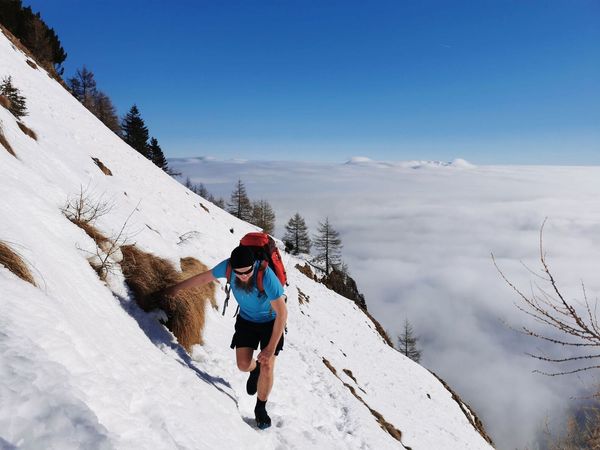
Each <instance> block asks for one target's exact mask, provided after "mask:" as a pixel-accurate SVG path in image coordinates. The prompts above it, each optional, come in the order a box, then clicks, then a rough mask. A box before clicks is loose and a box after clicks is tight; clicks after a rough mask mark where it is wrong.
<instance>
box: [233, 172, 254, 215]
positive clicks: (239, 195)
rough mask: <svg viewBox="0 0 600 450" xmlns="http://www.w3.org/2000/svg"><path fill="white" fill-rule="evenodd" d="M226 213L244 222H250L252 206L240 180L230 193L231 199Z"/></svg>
mask: <svg viewBox="0 0 600 450" xmlns="http://www.w3.org/2000/svg"><path fill="white" fill-rule="evenodd" d="M227 212H229V213H230V214H232V215H234V216H235V217H237V218H238V219H241V220H245V221H246V222H251V221H252V204H251V203H250V199H249V198H248V195H247V194H246V186H244V183H242V180H238V182H237V185H236V187H235V189H234V191H233V192H232V193H231V199H230V201H229V203H228V204H227Z"/></svg>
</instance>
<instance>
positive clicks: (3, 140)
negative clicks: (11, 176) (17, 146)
mask: <svg viewBox="0 0 600 450" xmlns="http://www.w3.org/2000/svg"><path fill="white" fill-rule="evenodd" d="M0 145H2V146H3V147H4V148H5V149H6V151H7V152H8V153H10V154H11V155H13V156H14V157H16V156H17V155H16V154H15V151H14V150H13V149H12V147H11V146H10V144H9V143H8V141H7V140H6V137H5V136H4V133H3V132H2V128H0Z"/></svg>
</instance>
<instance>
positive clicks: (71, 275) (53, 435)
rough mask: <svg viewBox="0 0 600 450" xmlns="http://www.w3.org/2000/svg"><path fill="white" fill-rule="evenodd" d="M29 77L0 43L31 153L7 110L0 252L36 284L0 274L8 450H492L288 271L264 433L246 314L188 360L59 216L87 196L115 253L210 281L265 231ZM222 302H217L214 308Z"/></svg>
mask: <svg viewBox="0 0 600 450" xmlns="http://www.w3.org/2000/svg"><path fill="white" fill-rule="evenodd" d="M27 60H28V57H27V56H26V55H25V54H23V53H22V52H21V51H19V50H17V49H16V48H15V46H14V45H13V44H11V42H10V41H9V40H8V39H7V38H6V37H5V36H4V35H3V34H0V78H2V77H4V76H7V75H11V76H12V77H13V82H14V85H15V86H16V87H17V88H18V89H19V90H20V91H21V93H22V94H23V95H24V96H25V98H26V100H27V106H28V110H29V115H28V116H26V117H24V118H23V123H24V124H25V125H26V126H27V127H28V128H29V129H31V130H33V131H34V132H35V134H36V136H37V139H34V138H32V137H30V136H28V135H26V134H25V133H24V132H23V131H22V129H21V127H19V125H18V123H17V120H16V119H15V118H14V117H13V116H12V115H11V114H10V112H9V111H8V110H7V109H5V108H3V107H0V126H1V129H2V133H3V135H4V137H5V139H6V142H7V143H8V144H9V145H10V146H11V147H12V150H13V151H14V153H15V155H16V156H13V155H11V154H10V153H9V152H8V151H5V149H4V148H3V144H0V180H1V181H0V199H1V200H0V215H1V217H2V220H1V221H0V241H2V242H4V243H6V244H8V245H9V246H10V247H11V248H12V249H13V250H15V251H16V252H18V253H19V254H20V255H21V257H22V258H23V260H24V261H25V263H26V264H27V265H28V267H29V269H30V271H31V272H32V275H33V278H34V280H35V286H34V285H32V284H29V283H27V282H25V281H23V280H22V279H20V278H18V277H16V276H15V275H13V273H12V272H10V271H9V270H7V269H6V268H4V267H1V266H0V295H1V302H0V305H1V306H0V355H1V357H0V447H2V448H44V449H49V448H56V449H69V448H85V449H92V448H126V449H163V448H164V449H170V448H182V449H201V448H202V449H204V448H206V449H213V448H224V449H241V448H244V449H246V448H257V449H258V448H260V449H266V448H281V449H290V448H298V449H306V448H327V449H330V448H372V449H386V448H403V447H404V448H409V447H410V448H412V449H414V450H419V449H486V448H491V446H490V445H489V444H488V443H487V442H486V440H485V439H484V438H483V437H482V435H481V434H480V433H479V432H478V431H477V430H476V428H475V427H474V426H473V424H472V422H474V421H475V419H474V417H473V415H472V413H471V411H469V409H468V407H467V406H466V405H464V404H462V403H461V402H460V400H458V398H457V397H456V396H455V395H454V394H453V393H451V392H450V390H449V389H448V388H447V387H445V386H444V384H443V383H441V382H440V381H438V379H437V378H436V377H435V376H434V375H433V374H431V373H430V372H428V371H427V370H426V369H424V368H422V367H421V366H419V365H417V364H415V363H413V362H412V361H411V360H409V359H407V358H405V357H403V356H402V355H401V354H400V353H398V352H397V351H395V350H394V349H392V348H391V347H389V346H388V345H386V344H385V342H384V340H383V339H382V338H381V336H380V335H379V334H378V333H377V331H376V330H375V326H374V324H373V322H372V321H371V320H370V319H369V318H368V317H367V316H366V315H365V314H364V313H363V312H362V311H360V310H359V309H358V308H357V307H356V305H355V304H354V303H352V302H351V301H349V300H347V299H345V298H343V297H340V296H338V295H337V294H335V293H333V292H332V291H330V290H328V289H327V288H326V287H325V286H323V285H321V284H319V283H316V282H314V281H313V280H312V279H310V278H308V277H307V276H305V275H303V274H302V273H301V272H300V271H298V270H297V269H296V268H295V266H296V265H297V264H302V261H301V260H299V259H296V258H294V257H291V256H289V255H284V262H285V264H286V267H287V270H288V276H289V287H288V288H287V294H288V297H289V300H288V308H289V320H288V330H289V332H288V334H287V335H286V336H285V339H286V344H285V348H284V351H283V352H282V353H281V355H280V356H279V358H278V361H277V367H276V381H275V386H274V389H273V392H272V395H271V397H270V399H269V405H270V406H269V411H270V413H271V416H272V418H273V420H274V426H273V427H271V428H270V429H268V430H265V431H260V430H257V429H256V428H254V427H253V420H252V416H253V414H252V410H253V407H254V398H253V397H249V396H247V395H246V394H245V381H246V376H245V375H244V374H242V373H240V372H239V371H238V370H237V368H236V365H235V360H234V352H233V351H232V350H231V349H230V348H229V344H230V339H231V334H232V331H233V323H234V318H233V317H232V314H233V312H234V311H235V308H234V307H231V306H230V308H229V310H228V313H227V314H226V315H225V316H222V315H221V313H220V311H217V310H214V309H212V308H210V307H208V308H207V311H206V326H205V329H204V336H203V337H204V344H203V345H196V346H194V347H193V348H192V354H191V355H188V354H187V353H186V352H185V351H184V350H183V348H182V347H180V346H179V345H178V344H177V341H176V339H175V338H174V336H173V335H172V334H171V333H170V332H169V331H168V330H167V329H166V328H165V327H164V326H163V325H162V324H161V322H160V318H161V314H160V312H159V311H153V312H149V313H146V312H144V311H142V309H140V308H139V306H138V305H137V304H136V303H135V301H134V299H133V297H132V294H131V293H130V292H129V290H128V288H127V286H126V284H125V281H124V276H123V273H122V271H121V268H120V266H119V264H118V259H116V258H115V261H116V262H114V263H113V264H112V266H111V268H110V270H109V273H108V276H107V279H106V282H103V281H101V280H100V278H99V277H98V275H97V273H96V271H95V270H94V269H93V268H92V267H91V266H90V264H89V262H88V258H89V257H90V256H91V255H94V254H95V253H96V252H97V250H96V244H95V242H94V241H93V240H92V239H91V238H90V237H88V235H87V234H86V233H85V232H84V231H83V230H82V229H81V228H79V227H77V226H75V225H74V224H73V223H72V222H71V221H69V220H68V219H67V218H66V217H65V215H64V214H63V212H62V211H61V208H63V207H64V205H65V204H66V202H67V200H68V199H69V198H73V197H77V196H78V195H79V193H80V192H81V191H82V190H83V191H85V192H86V195H87V196H88V197H90V198H92V199H96V200H99V199H102V200H99V201H100V202H102V201H105V202H108V203H109V205H110V207H109V208H108V210H107V213H106V214H104V215H102V216H101V217H100V218H99V219H98V220H97V222H96V223H95V226H96V228H97V229H98V230H100V231H101V232H102V233H103V234H104V235H105V236H109V237H113V238H114V237H116V236H118V235H119V233H120V231H121V230H122V229H123V233H122V234H121V238H120V239H119V240H118V242H120V243H123V242H124V241H126V242H127V243H128V244H135V245H136V246H137V247H138V248H140V249H142V250H144V251H146V252H150V253H153V254H155V255H157V256H160V257H162V258H165V259H167V260H169V261H171V262H173V264H174V265H175V266H176V267H178V266H179V261H180V259H181V258H184V257H189V256H191V257H194V258H197V259H199V260H201V261H202V262H204V263H205V264H206V265H208V266H209V267H211V266H212V265H215V264H216V263H218V262H219V261H221V260H222V259H224V258H226V257H227V256H228V254H229V252H230V251H231V249H232V248H233V247H234V246H235V245H236V244H237V242H238V241H239V239H240V237H241V236H242V235H244V234H245V233H246V232H249V231H255V228H254V227H252V226H251V225H249V224H247V223H245V222H241V221H239V220H237V219H236V218H234V217H232V216H231V215H229V214H227V213H226V212H224V211H222V210H220V209H219V208H217V207H215V206H214V205H212V204H210V203H208V202H207V201H205V200H204V199H202V198H200V197H198V196H197V195H195V194H193V193H191V192H190V191H188V190H187V189H186V188H185V187H183V186H182V185H181V184H179V183H178V182H177V181H175V180H173V179H172V178H170V177H169V176H167V175H166V174H165V173H163V172H162V171H161V170H160V169H158V168H157V167H155V166H154V165H153V164H152V163H151V162H150V161H148V160H146V159H145V158H144V157H142V156H141V155H140V154H138V153H137V152H136V151H134V150H132V149H131V148H130V147H128V146H127V145H126V144H125V143H124V142H123V141H122V140H121V139H119V138H118V137H117V136H115V135H114V134H113V133H112V132H111V131H109V130H108V129H107V128H106V127H104V126H103V125H102V124H101V122H100V121H98V120H97V119H96V118H95V117H94V116H93V115H92V114H91V113H90V112H88V111H87V110H86V109H85V108H84V107H83V106H82V105H81V104H79V103H78V102H77V101H76V100H75V99H74V98H73V97H72V96H71V95H70V94H69V93H68V92H67V91H66V90H65V89H64V88H63V87H62V86H61V85H60V84H58V83H57V82H56V81H55V80H53V79H51V78H50V77H49V76H48V75H47V74H46V72H44V71H43V70H41V69H39V68H34V67H32V65H30V64H28V63H27ZM93 158H97V159H98V160H99V162H101V163H103V164H104V166H105V167H106V168H108V169H109V170H110V172H111V173H112V175H107V174H105V172H103V171H102V170H100V168H99V166H98V165H97V163H96V162H95V161H94V160H93ZM124 225H125V226H124ZM224 297H225V295H224V292H223V289H222V288H221V289H218V290H217V302H218V304H219V305H222V303H223V300H224ZM400 434H401V438H400ZM398 439H401V442H400V441H399V440H398Z"/></svg>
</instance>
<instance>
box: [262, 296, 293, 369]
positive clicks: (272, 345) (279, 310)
mask: <svg viewBox="0 0 600 450" xmlns="http://www.w3.org/2000/svg"><path fill="white" fill-rule="evenodd" d="M271 307H272V308H273V310H274V311H275V314H277V316H276V317H275V323H274V324H273V333H272V334H271V339H270V340H269V344H268V345H267V346H266V347H265V348H263V349H262V350H261V352H260V353H259V354H258V356H257V358H256V359H257V361H258V362H259V363H263V362H266V361H267V360H268V359H269V358H271V357H272V356H273V355H274V354H275V349H276V348H277V344H278V343H279V339H281V335H282V334H283V330H284V328H285V323H286V322H287V305H286V304H285V296H284V295H282V296H281V297H279V298H278V299H277V300H275V301H272V302H271Z"/></svg>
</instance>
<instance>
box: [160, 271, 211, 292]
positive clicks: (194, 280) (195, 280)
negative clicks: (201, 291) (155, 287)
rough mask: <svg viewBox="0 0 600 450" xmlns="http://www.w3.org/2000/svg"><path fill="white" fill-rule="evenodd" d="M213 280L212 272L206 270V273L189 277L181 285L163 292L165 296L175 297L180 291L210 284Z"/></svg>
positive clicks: (178, 284)
mask: <svg viewBox="0 0 600 450" xmlns="http://www.w3.org/2000/svg"><path fill="white" fill-rule="evenodd" d="M213 280H216V278H215V277H214V276H213V274H212V270H207V271H206V272H202V273H199V274H198V275H194V276H193V277H190V278H188V279H187V280H184V281H182V282H181V283H177V284H176V285H174V286H171V287H170V288H168V289H166V290H165V295H176V294H177V293H178V292H179V291H181V290H184V289H190V288H193V287H198V286H202V285H204V284H206V283H210V282H211V281H213Z"/></svg>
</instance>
